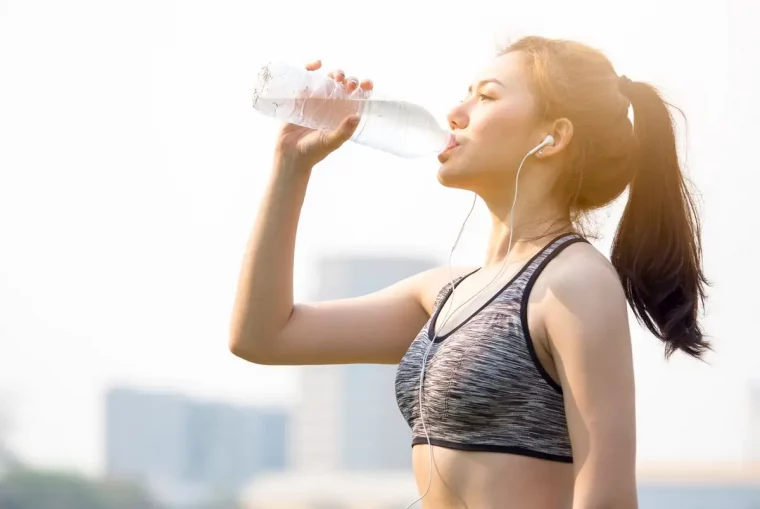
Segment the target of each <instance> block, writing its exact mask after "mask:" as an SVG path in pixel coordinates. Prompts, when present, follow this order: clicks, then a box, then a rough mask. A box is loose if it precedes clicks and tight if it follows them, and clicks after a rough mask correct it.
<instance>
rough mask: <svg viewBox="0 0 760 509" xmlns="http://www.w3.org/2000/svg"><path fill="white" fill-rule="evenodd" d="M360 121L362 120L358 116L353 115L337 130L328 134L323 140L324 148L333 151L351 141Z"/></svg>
mask: <svg viewBox="0 0 760 509" xmlns="http://www.w3.org/2000/svg"><path fill="white" fill-rule="evenodd" d="M359 120H360V118H359V117H358V116H355V115H352V116H350V117H348V118H346V119H344V120H343V122H341V123H340V125H339V126H338V128H337V129H335V130H334V131H332V132H330V133H326V134H325V136H324V138H323V139H322V145H323V146H324V148H326V149H327V150H330V151H332V150H335V149H337V148H338V147H340V146H341V145H343V144H344V143H345V142H346V141H348V140H349V138H351V136H352V135H353V134H354V131H356V127H357V126H358V125H359Z"/></svg>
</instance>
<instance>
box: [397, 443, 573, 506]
mask: <svg viewBox="0 0 760 509" xmlns="http://www.w3.org/2000/svg"><path fill="white" fill-rule="evenodd" d="M432 450H433V459H434V466H433V479H432V483H431V485H430V491H429V492H428V494H427V496H425V498H424V499H423V501H422V502H423V507H424V508H426V509H427V508H435V509H463V508H465V507H470V508H472V507H477V508H478V509H569V508H570V507H571V506H572V498H573V465H572V464H571V463H562V462H557V461H548V460H544V459H539V458H534V457H529V456H522V455H517V454H509V453H502V452H482V451H465V450H457V449H451V448H447V447H439V446H435V445H434V446H433V447H432ZM428 451H429V447H428V445H427V444H420V445H415V446H414V447H413V449H412V459H413V466H414V476H415V479H416V481H417V486H418V489H419V491H420V494H422V493H424V492H425V490H426V489H427V487H428V476H429V471H430V456H429V454H428Z"/></svg>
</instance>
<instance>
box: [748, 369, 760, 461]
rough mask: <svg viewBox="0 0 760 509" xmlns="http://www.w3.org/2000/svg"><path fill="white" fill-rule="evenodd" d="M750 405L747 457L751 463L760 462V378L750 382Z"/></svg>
mask: <svg viewBox="0 0 760 509" xmlns="http://www.w3.org/2000/svg"><path fill="white" fill-rule="evenodd" d="M748 407H749V420H748V423H747V435H748V436H747V459H748V461H749V462H751V463H760V379H757V380H754V381H752V382H750V385H749V405H748Z"/></svg>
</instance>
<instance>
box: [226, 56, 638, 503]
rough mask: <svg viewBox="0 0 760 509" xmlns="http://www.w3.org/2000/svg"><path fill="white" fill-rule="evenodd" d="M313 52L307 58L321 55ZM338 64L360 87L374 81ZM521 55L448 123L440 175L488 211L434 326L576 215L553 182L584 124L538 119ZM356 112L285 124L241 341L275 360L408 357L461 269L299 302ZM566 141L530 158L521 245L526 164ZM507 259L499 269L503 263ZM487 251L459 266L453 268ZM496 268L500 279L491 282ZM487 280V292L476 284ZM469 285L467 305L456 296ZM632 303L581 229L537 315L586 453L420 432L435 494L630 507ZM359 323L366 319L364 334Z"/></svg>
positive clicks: (496, 69)
mask: <svg viewBox="0 0 760 509" xmlns="http://www.w3.org/2000/svg"><path fill="white" fill-rule="evenodd" d="M319 67H320V63H319V62H316V63H314V64H310V65H309V66H308V68H309V69H312V70H315V69H318V68H319ZM331 76H332V77H333V78H334V79H335V80H336V81H337V82H338V83H340V84H342V85H343V86H346V87H348V89H349V91H353V90H355V89H357V88H361V89H363V90H371V89H372V84H371V82H369V81H361V82H360V81H359V80H355V79H352V78H350V79H347V78H346V77H345V74H343V73H342V72H340V71H336V72H334V73H332V74H331ZM529 78H530V75H529V72H528V68H527V66H526V64H525V60H524V56H523V55H522V54H520V53H508V54H506V55H503V56H501V57H498V58H496V59H494V60H493V62H492V63H491V65H489V66H487V67H486V68H485V69H483V70H482V72H481V73H480V74H479V75H478V76H476V79H475V80H474V81H473V85H472V87H471V89H470V91H468V93H467V95H466V97H465V99H464V100H463V101H462V103H461V104H460V105H458V106H456V107H455V108H453V109H452V111H451V113H450V114H449V117H448V119H449V123H450V127H451V129H452V132H453V133H454V134H455V135H456V140H457V143H458V146H456V147H455V148H453V149H452V150H449V151H447V152H445V153H443V154H441V155H440V156H439V161H440V163H441V166H440V169H439V172H438V180H439V181H440V182H441V183H442V184H443V185H445V186H448V187H454V188H459V189H463V190H468V191H472V192H475V193H477V195H478V196H479V197H480V198H481V199H482V200H483V201H484V203H485V204H486V206H487V207H488V209H489V211H490V213H491V220H492V228H491V234H490V241H489V244H488V248H487V251H486V253H485V256H484V262H483V265H482V268H481V270H480V271H478V272H477V273H476V274H474V275H473V276H471V277H469V278H467V279H465V280H464V282H463V283H462V284H461V285H460V286H459V287H458V289H457V291H456V294H455V298H454V299H449V302H448V303H447V304H450V301H454V302H455V303H454V306H455V309H454V310H453V312H451V313H450V315H449V311H450V310H449V308H446V307H445V308H444V310H443V312H442V316H447V315H449V318H448V320H446V321H442V323H439V324H438V325H437V332H443V333H445V332H446V331H447V330H450V329H451V328H453V327H455V326H456V325H457V324H458V323H461V321H463V320H464V319H466V318H467V317H468V316H469V315H471V314H472V313H473V312H474V310H475V309H477V308H478V307H480V306H481V305H482V304H483V303H484V302H485V301H486V300H488V299H489V298H490V297H491V296H492V295H493V294H494V293H495V292H496V291H497V289H499V288H501V287H502V286H503V285H504V284H505V283H506V282H507V281H508V280H509V279H510V278H511V277H512V275H514V273H515V272H516V271H517V270H519V269H520V267H521V266H522V265H523V264H524V263H525V261H526V260H527V259H529V258H530V257H531V256H532V255H533V254H535V253H536V252H537V251H538V250H540V249H541V248H542V247H543V246H545V245H546V244H547V243H548V242H549V241H550V239H551V238H553V237H555V236H556V235H558V234H559V233H562V232H566V231H572V226H571V224H570V221H569V214H568V211H566V210H563V209H562V208H561V207H560V206H559V205H558V200H555V199H554V198H553V196H552V195H551V194H550V192H549V190H550V189H552V188H553V187H552V186H553V183H554V182H555V180H556V177H557V175H558V174H559V172H561V171H562V169H563V167H564V165H565V155H566V152H567V151H566V148H567V146H568V144H569V143H570V141H571V140H572V137H573V125H572V122H570V121H569V120H567V119H551V120H544V119H541V118H540V117H539V116H538V114H537V107H536V101H535V98H534V96H533V93H532V91H531V88H530V81H529ZM350 120H351V117H349V118H346V119H345V120H344V121H343V122H342V123H341V124H340V126H339V127H338V128H337V129H336V130H335V131H333V132H329V133H324V132H314V131H310V130H308V129H304V128H301V127H297V126H293V125H286V126H284V127H283V128H282V131H281V133H280V136H279V138H278V142H277V145H276V147H275V157H274V168H273V171H272V173H271V177H270V180H269V185H268V189H267V192H266V194H265V197H264V200H263V202H262V204H261V208H260V210H259V214H258V216H257V219H256V223H255V226H254V229H253V233H252V235H251V238H250V241H249V244H248V249H247V252H246V255H245V259H244V262H243V266H242V269H241V274H240V279H239V284H238V292H237V296H236V300H235V305H234V310H233V316H232V322H231V330H230V343H229V347H230V349H231V351H232V352H233V353H234V354H235V355H237V356H239V357H241V358H243V359H246V360H248V361H250V362H254V363H259V364H270V365H272V364H275V365H288V364H290V365H293V364H296V365H306V364H341V363H388V364H395V363H398V362H399V361H400V360H401V358H402V356H403V355H404V353H405V352H406V350H407V348H408V347H409V345H410V343H411V341H412V340H413V339H414V337H415V336H416V335H417V333H418V332H419V330H420V329H421V328H422V327H423V326H424V324H425V322H426V321H427V320H428V318H429V317H430V315H431V313H432V312H433V301H434V299H435V296H436V294H437V293H438V292H439V290H440V289H441V288H442V287H443V286H444V285H446V284H448V282H449V280H450V274H449V269H448V267H441V268H436V269H432V270H429V271H427V272H424V273H421V274H417V275H415V276H412V277H410V278H408V279H406V280H403V281H400V282H398V283H396V284H394V285H392V286H390V287H388V288H386V289H384V290H381V291H378V292H376V293H373V294H370V295H366V296H363V297H359V298H352V299H343V300H338V301H330V302H318V303H310V304H301V303H294V302H293V290H292V289H293V252H294V246H295V237H296V230H297V225H298V217H299V215H300V211H301V207H302V203H303V199H304V195H305V192H306V188H307V184H308V181H309V178H310V176H311V174H312V170H313V168H314V166H315V165H316V164H317V163H319V162H320V161H322V160H323V159H324V158H325V157H327V156H328V155H329V154H330V153H331V152H332V151H334V150H336V149H337V148H339V147H340V146H341V145H342V144H343V143H344V142H345V141H346V140H348V138H349V137H350V136H351V134H352V132H353V130H354V128H355V127H354V126H352V125H351V124H350V122H349V121H350ZM548 134H551V135H552V136H553V137H554V139H555V143H554V145H553V146H548V147H545V148H544V149H543V150H542V152H541V153H540V154H535V155H534V156H533V157H530V158H528V159H527V160H526V161H525V164H524V166H523V169H522V171H521V173H520V179H519V195H518V196H519V199H518V200H517V206H516V207H515V209H514V214H515V218H514V219H515V221H514V231H512V235H513V240H512V246H511V249H510V246H509V234H510V219H511V218H510V210H511V207H512V202H513V197H514V183H515V176H516V171H517V168H518V167H519V166H520V163H521V161H522V160H523V157H524V156H525V155H526V154H527V153H528V152H529V151H530V150H531V149H532V148H533V147H535V146H536V145H538V144H539V143H540V142H541V141H542V140H543V139H544V138H545V137H546V135H548ZM502 268H504V270H503V271H502V273H501V275H499V272H500V270H501V269H502ZM473 269H474V267H455V268H454V269H453V275H454V277H457V276H458V275H464V274H466V273H469V272H471V271H472V270H473ZM489 283H491V284H490V286H489ZM479 292H480V293H479ZM471 297H473V298H472V300H471V301H470V302H469V303H467V304H465V305H464V306H462V307H461V308H459V309H456V307H458V306H460V303H463V302H465V301H467V300H468V299H470V298H471ZM627 316H628V315H627V305H626V300H625V297H624V294H623V290H622V288H621V285H620V283H619V280H618V277H617V275H616V273H615V271H614V269H613V268H612V266H611V264H610V263H609V262H608V261H607V260H606V258H605V257H604V256H603V255H602V254H601V253H599V252H598V251H597V250H596V249H595V248H594V247H593V246H591V245H589V244H585V243H579V244H574V245H571V246H570V247H568V248H567V249H565V250H564V251H563V252H562V253H561V254H560V255H559V256H557V257H556V258H555V259H554V260H553V261H552V262H551V263H550V264H549V265H548V266H547V267H546V269H545V270H544V272H542V273H541V275H540V276H539V278H538V280H537V282H536V284H535V286H534V288H533V290H532V292H531V294H530V298H529V303H528V322H529V328H530V332H531V336H532V339H533V342H534V345H535V347H536V352H537V353H538V356H539V360H540V361H541V363H542V364H543V366H544V367H545V368H546V370H547V371H548V373H549V374H550V375H551V376H552V377H553V378H554V380H556V381H557V382H558V383H560V385H561V386H562V388H563V392H564V396H565V410H566V414H567V422H568V427H569V432H570V438H571V442H572V447H573V458H574V462H573V464H564V463H557V462H551V461H546V460H540V459H535V458H529V457H525V456H519V455H510V454H501V453H484V452H468V451H454V450H447V449H443V448H439V447H433V448H432V451H431V450H430V448H428V446H427V445H426V444H423V445H418V446H415V447H414V448H413V452H412V454H413V464H414V474H415V477H416V480H417V483H418V486H419V489H420V492H421V493H422V492H424V491H425V489H426V488H427V485H428V479H429V477H428V476H429V475H430V472H429V471H428V466H429V455H430V454H431V452H432V453H433V458H434V461H435V466H434V469H433V472H432V482H431V489H430V491H429V492H428V494H427V496H426V497H425V498H424V499H423V501H422V506H423V507H425V508H428V509H430V508H434V509H462V508H470V509H489V508H493V509H496V508H499V509H505V508H506V509H513V508H514V509H554V508H556V509H560V508H562V509H604V508H615V509H631V508H635V507H637V502H636V491H635V449H636V438H635V408H634V400H635V394H634V379H633V366H632V355H631V341H630V333H629V324H628V318H627ZM357 331H362V333H361V334H357Z"/></svg>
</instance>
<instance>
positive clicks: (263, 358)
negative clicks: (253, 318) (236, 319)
mask: <svg viewBox="0 0 760 509" xmlns="http://www.w3.org/2000/svg"><path fill="white" fill-rule="evenodd" d="M262 344H264V342H263V341H260V340H259V339H257V338H254V337H251V336H250V335H244V334H239V333H232V334H230V337H229V340H228V342H227V348H228V349H229V351H230V353H231V354H232V355H234V356H235V357H239V358H240V359H243V360H245V361H248V362H251V363H253V364H261V365H272V364H273V362H272V358H271V355H269V354H268V353H267V351H266V349H265V348H262V346H261V345H262Z"/></svg>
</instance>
